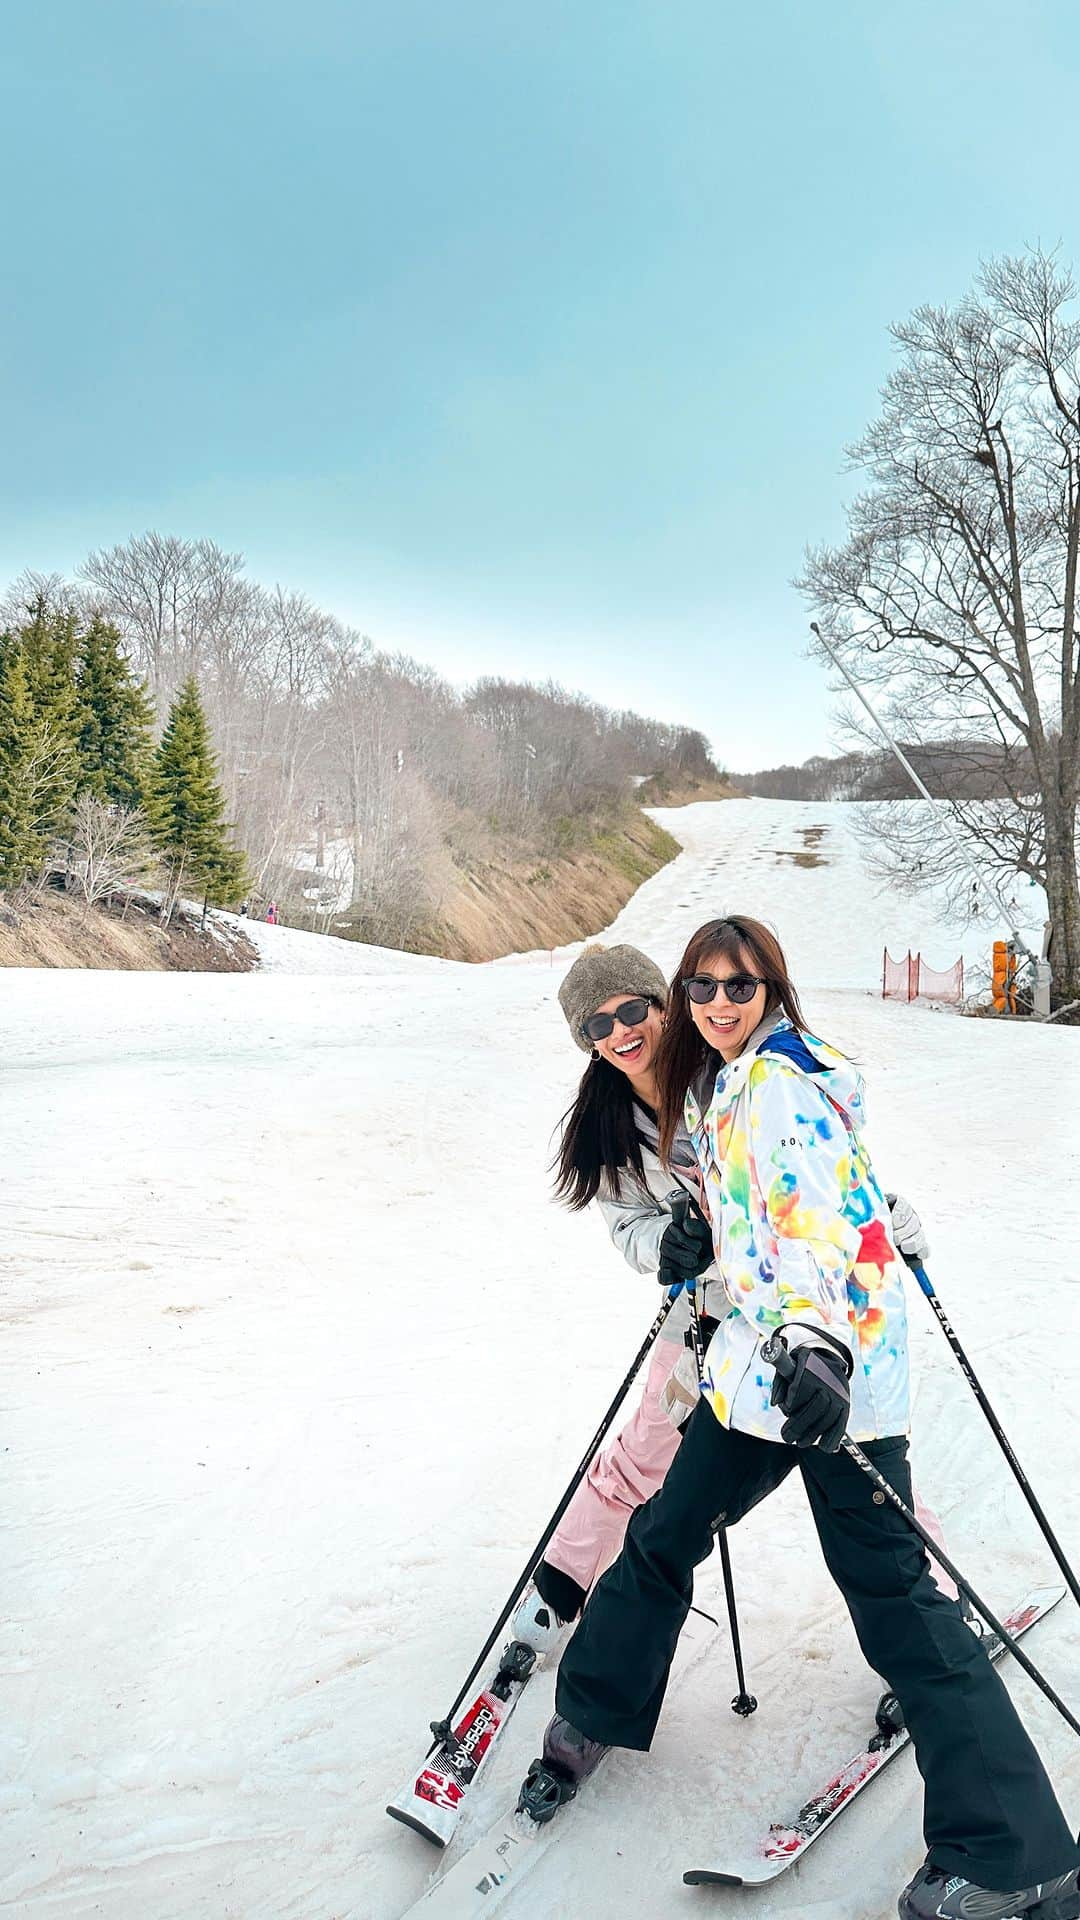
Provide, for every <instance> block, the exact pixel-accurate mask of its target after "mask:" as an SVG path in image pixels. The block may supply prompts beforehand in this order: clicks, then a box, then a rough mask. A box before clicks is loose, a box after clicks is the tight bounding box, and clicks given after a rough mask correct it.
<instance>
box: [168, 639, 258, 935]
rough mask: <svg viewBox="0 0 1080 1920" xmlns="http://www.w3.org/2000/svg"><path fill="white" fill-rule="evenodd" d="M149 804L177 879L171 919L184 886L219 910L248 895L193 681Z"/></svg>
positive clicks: (174, 720)
mask: <svg viewBox="0 0 1080 1920" xmlns="http://www.w3.org/2000/svg"><path fill="white" fill-rule="evenodd" d="M146 805H147V814H148V817H149V821H150V831H151V834H152V835H153V838H154V842H155V844H156V845H157V847H158V848H159V850H160V852H161V854H162V857H163V858H164V860H165V862H166V864H167V865H168V867H169V869H170V874H171V879H172V885H171V889H170V897H169V902H168V907H167V911H166V915H165V918H166V919H168V918H169V915H170V914H171V911H172V907H173V906H174V905H175V903H176V900H177V898H178V897H179V894H180V890H181V888H182V887H183V886H184V885H185V884H189V885H190V884H194V885H195V886H197V887H198V888H199V890H200V891H201V892H203V893H205V895H206V897H207V899H208V900H209V901H210V902H211V904H212V905H215V906H221V905H223V904H224V903H225V902H226V901H227V900H234V899H235V898H236V897H237V895H238V894H239V893H241V892H242V891H243V889H244V885H245V881H246V872H245V861H244V856H243V854H242V853H241V852H240V851H239V850H238V849H237V848H236V847H234V846H233V845H232V844H231V842H230V840H229V838H228V828H227V826H226V824H225V820H224V813H225V802H224V800H223V798H222V794H221V788H220V787H219V786H218V784H217V761H216V760H215V758H214V755H213V753H212V751H211V748H210V735H209V728H208V727H207V724H206V715H205V713H204V712H203V706H202V702H201V700H200V699H199V689H198V687H197V686H196V684H195V681H194V678H192V677H189V678H188V679H187V680H185V681H184V683H183V685H182V687H181V688H180V690H179V692H178V693H177V695H176V698H175V699H174V701H173V703H172V706H171V707H170V709H169V717H168V720H167V722H166V725H165V731H164V733H163V734H162V736H161V741H160V744H159V745H158V748H157V751H156V752H155V754H154V758H153V763H152V766H151V770H150V778H149V781H148V785H147V800H146Z"/></svg>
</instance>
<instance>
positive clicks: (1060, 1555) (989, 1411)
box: [908, 1260, 1080, 1605]
mask: <svg viewBox="0 0 1080 1920" xmlns="http://www.w3.org/2000/svg"><path fill="white" fill-rule="evenodd" d="M908 1265H909V1267H910V1268H911V1271H912V1273H913V1274H914V1275H915V1278H916V1280H917V1281H918V1283H919V1287H920V1289H921V1291H922V1292H923V1293H924V1294H925V1296H926V1298H927V1300H929V1302H930V1305H931V1307H932V1308H933V1311H934V1315H935V1318H936V1319H937V1322H938V1325H939V1326H940V1328H941V1331H942V1333H943V1334H944V1335H945V1338H946V1340H947V1341H948V1343H949V1345H950V1347H951V1348H952V1350H953V1352H954V1353H955V1355H956V1358H957V1360H958V1361H959V1362H960V1371H961V1373H962V1374H963V1376H964V1378H965V1380H966V1381H967V1383H968V1386H969V1387H970V1388H971V1391H972V1393H973V1394H974V1395H975V1398H976V1400H977V1401H978V1403H979V1405H980V1407H981V1408H982V1410H983V1412H984V1413H985V1415H986V1418H987V1421H988V1422H989V1425H990V1431H991V1433H992V1434H993V1436H994V1439H995V1440H996V1441H997V1443H998V1446H999V1447H1000V1448H1001V1451H1002V1453H1003V1454H1004V1455H1005V1458H1006V1460H1007V1461H1008V1463H1009V1465H1010V1467H1011V1468H1012V1471H1013V1477H1014V1479H1015V1480H1016V1483H1017V1486H1018V1487H1019V1488H1020V1491H1021V1493H1022V1494H1023V1496H1024V1499H1025V1500H1026V1501H1027V1503H1028V1506H1029V1507H1030V1508H1031V1511H1032V1513H1033V1514H1034V1515H1035V1518H1036V1520H1037V1521H1038V1523H1039V1527H1040V1528H1041V1530H1042V1534H1043V1538H1044V1539H1045V1541H1046V1544H1047V1546H1048V1547H1049V1549H1050V1551H1051V1553H1052V1554H1053V1556H1054V1559H1055V1560H1056V1561H1057V1563H1058V1566H1059V1567H1060V1568H1061V1571H1062V1573H1063V1574H1064V1576H1065V1579H1066V1581H1067V1583H1068V1587H1069V1591H1070V1593H1071V1594H1072V1597H1073V1599H1074V1600H1075V1601H1076V1602H1077V1604H1078V1605H1080V1581H1078V1580H1077V1578H1076V1575H1075V1573H1074V1572H1073V1570H1072V1568H1071V1566H1070V1565H1069V1562H1068V1561H1067V1560H1066V1558H1065V1554H1064V1552H1063V1550H1062V1548H1061V1545H1060V1543H1059V1541H1058V1538H1057V1535H1056V1534H1055V1532H1054V1529H1053V1527H1052V1526H1051V1525H1050V1522H1049V1520H1048V1519H1047V1517H1046V1515H1045V1513H1044V1512H1043V1510H1042V1507H1041V1506H1040V1505H1039V1502H1038V1500H1037V1499H1036V1497H1035V1494H1034V1492H1033V1490H1032V1488H1031V1485H1030V1483H1029V1481H1028V1477H1027V1475H1026V1473H1025V1472H1024V1469H1023V1467H1022V1466H1021V1465H1020V1462H1019V1460H1018V1459H1017V1457H1016V1455H1015V1453H1014V1452H1013V1450H1012V1447H1011V1446H1010V1445H1009V1441H1008V1437H1007V1435H1006V1433H1005V1431H1004V1429H1003V1427H1002V1425H1001V1422H1000V1420H999V1419H998V1417H997V1414H996V1413H995V1412H994V1409H993V1407H992V1406H991V1405H990V1402H989V1400H988V1399H987V1397H986V1395H985V1393H984V1392H983V1390H982V1386H981V1385H980V1383H979V1380H978V1377H977V1375H976V1373H975V1369H974V1367H973V1366H972V1364H971V1362H970V1360H969V1359H968V1357H967V1354H966V1353H965V1352H964V1349H963V1347H962V1346H961V1345H960V1342H959V1340H958V1339H957V1337H956V1334H955V1333H954V1332H953V1329H952V1325H951V1322H950V1320H949V1316H948V1314H947V1313H946V1312H945V1309H944V1307H943V1306H942V1304H941V1301H940V1300H939V1299H938V1296H937V1294H936V1292H935V1291H934V1283H933V1281H932V1280H931V1278H930V1275H929V1274H928V1273H927V1271H926V1268H925V1267H924V1266H922V1265H921V1264H920V1263H919V1261H917V1260H909V1261H908Z"/></svg>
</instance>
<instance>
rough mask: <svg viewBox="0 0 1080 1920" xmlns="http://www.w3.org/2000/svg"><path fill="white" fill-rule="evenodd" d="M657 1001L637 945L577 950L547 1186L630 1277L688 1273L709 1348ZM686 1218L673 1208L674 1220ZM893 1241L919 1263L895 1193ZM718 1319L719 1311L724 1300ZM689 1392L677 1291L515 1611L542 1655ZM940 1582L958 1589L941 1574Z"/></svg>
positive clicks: (653, 1477) (702, 1281) (919, 1247)
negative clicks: (573, 1071)
mask: <svg viewBox="0 0 1080 1920" xmlns="http://www.w3.org/2000/svg"><path fill="white" fill-rule="evenodd" d="M667 999H668V987H667V981H666V980H665V978H664V976H663V974H662V973H661V971H660V969H659V967H658V966H657V965H656V964H655V962H654V961H652V960H650V959H649V957H648V955H647V954H645V953H642V952H641V951H640V949H639V948H637V947H632V946H615V947H600V946H592V947H587V948H586V949H585V951H584V953H582V954H581V955H580V956H579V957H578V959H577V960H575V962H574V964H573V966H572V967H571V968H570V971H569V973H568V974H567V975H566V978H565V979H564V981H563V983H562V986H561V987H560V989H559V1003H560V1005H561V1007H562V1010H563V1013H564V1015H565V1017H566V1021H567V1024H568V1026H569V1028H570V1033H571V1036H572V1038H573V1039H574V1041H575V1042H576V1044H577V1045H578V1046H579V1047H580V1048H581V1049H582V1051H583V1052H585V1053H587V1054H588V1055H589V1064H588V1066H587V1067H586V1069H585V1072H584V1074H583V1075H582V1079H581V1084H580V1086H579V1088H578V1093H577V1097H576V1099H575V1100H574V1103H573V1105H572V1106H571V1108H570V1109H569V1111H568V1112H567V1114H566V1115H565V1116H564V1119H563V1126H562V1138H561V1144H560V1148H559V1153H558V1157H557V1161H556V1182H555V1191H556V1194H557V1195H558V1197H559V1198H560V1199H561V1200H563V1201H564V1202H565V1203H566V1204H567V1206H569V1207H570V1208H571V1209H573V1210H575V1211H576V1210H578V1209H581V1208H584V1207H587V1206H588V1205H589V1204H590V1202H592V1201H593V1200H595V1201H596V1202H597V1204H598V1206H599V1208H600V1211H601V1213H602V1214H603V1216H604V1219H605V1221H606V1223H607V1227H608V1231H609V1233H610V1234H611V1238H612V1240H613V1242H614V1244H615V1245H616V1247H618V1248H619V1250H620V1252H621V1253H622V1254H623V1255H624V1257H625V1259H626V1260H627V1262H628V1264H629V1265H630V1266H631V1267H632V1268H633V1269H634V1271H635V1272H637V1273H641V1274H646V1275H651V1276H652V1277H653V1278H654V1279H655V1277H656V1276H657V1274H658V1272H659V1270H660V1267H661V1265H663V1267H664V1269H665V1274H667V1273H668V1272H669V1271H673V1272H677V1273H681V1274H685V1275H689V1276H698V1288H697V1301H698V1309H699V1312H700V1314H701V1316H702V1326H703V1333H704V1337H705V1342H706V1344H708V1339H709V1336H710V1334H711V1333H712V1331H713V1330H714V1328H715V1325H716V1321H715V1320H714V1319H713V1317H712V1315H711V1314H710V1311H709V1302H710V1289H711V1288H713V1287H715V1288H716V1291H717V1297H718V1299H719V1300H720V1301H721V1302H723V1292H722V1287H721V1285H720V1284H719V1282H720V1275H719V1270H718V1268H717V1266H716V1264H715V1261H714V1258H713V1249H712V1233H711V1229H710V1227H709V1224H708V1221H707V1219H706V1218H705V1216H704V1214H703V1213H702V1212H701V1210H700V1205H699V1203H700V1200H701V1177H700V1173H699V1171H698V1160H697V1156H696V1154H695V1152H694V1148H693V1145H692V1143H691V1140H690V1137H689V1135H688V1134H684V1135H682V1136H681V1137H680V1138H678V1139H677V1140H676V1142H675V1145H674V1148H673V1151H672V1155H671V1171H670V1172H668V1171H666V1170H665V1169H664V1167H662V1166H661V1164H660V1158H659V1153H658V1137H657V1122H656V1101H657V1088H656V1075H655V1064H654V1063H655V1057H656V1049H657V1047H658V1045H659V1042H660V1036H661V1034H662V1032H663V1028H664V1012H665V1008H666V1006H667ZM684 1194H685V1195H687V1196H689V1198H690V1199H691V1201H692V1202H693V1203H694V1208H693V1211H692V1212H691V1213H690V1214H689V1216H688V1217H687V1218H686V1220H685V1222H683V1223H680V1221H679V1220H678V1218H675V1217H673V1212H672V1208H673V1203H674V1202H675V1201H677V1200H678V1199H679V1197H680V1196H681V1195H684ZM682 1211H683V1209H681V1208H676V1209H675V1213H676V1215H678V1214H679V1213H681V1212H682ZM893 1233H894V1237H895V1238H896V1240H897V1242H898V1244H899V1246H900V1248H901V1251H902V1252H905V1253H907V1254H909V1255H910V1257H911V1258H912V1259H918V1260H925V1259H926V1258H927V1255H928V1252H929V1248H928V1246H927V1242H926V1238H925V1236H924V1234H923V1230H922V1225H921V1223H920V1221H919V1218H918V1216H917V1214H916V1213H915V1211H914V1209H913V1208H912V1207H911V1206H910V1204H909V1203H908V1202H907V1201H905V1200H904V1199H902V1198H901V1197H899V1196H898V1197H897V1198H896V1200H895V1201H894V1203H893ZM720 1311H721V1313H722V1312H724V1311H726V1303H723V1304H721V1306H720ZM697 1397H698V1383H697V1377H696V1363H695V1360H694V1354H693V1350H692V1346H691V1344H690V1307H689V1295H688V1293H687V1291H686V1289H685V1288H684V1290H683V1292H682V1293H681V1295H680V1296H679V1298H678V1299H677V1300H676V1303H675V1306H674V1308H673V1309H672V1311H671V1313H670V1314H669V1315H668V1317H667V1320H666V1322H665V1324H664V1328H663V1331H662V1333H661V1335H660V1338H659V1339H658V1340H657V1341H656V1343H655V1345H654V1347H653V1350H652V1353H651V1355H650V1357H649V1362H648V1366H647V1369H646V1373H645V1380H644V1385H643V1389H642V1393H641V1397H640V1399H639V1401H638V1404H637V1406H636V1407H635V1409H634V1411H633V1412H632V1414H631V1415H630V1417H629V1419H628V1420H627V1421H626V1423H625V1425H624V1426H623V1427H622V1428H621V1429H620V1431H619V1432H618V1434H617V1435H616V1437H615V1439H614V1440H613V1441H612V1442H611V1443H610V1444H609V1445H608V1446H607V1447H605V1448H604V1449H603V1450H602V1452H600V1453H599V1454H597V1456H596V1459H595V1460H594V1461H593V1463H592V1466H591V1467H590V1469H589V1472H588V1474H587V1476H586V1478H585V1479H584V1480H583V1481H582V1484H581V1486H580V1487H579V1488H578V1491H577V1493H576V1494H575V1496H574V1498H573V1500H572V1501H571V1503H570V1505H569V1507H568V1508H567V1511H566V1513H565V1515H564V1516H563V1519H562V1522H561V1523H560V1526H559V1529H558V1531H557V1533H556V1534H555V1535H554V1537H553V1538H552V1540H551V1541H550V1542H549V1545H548V1548H547V1551H546V1553H545V1556H544V1558H543V1560H542V1561H541V1562H540V1563H539V1565H538V1566H537V1568H536V1570H535V1572H534V1575H533V1582H532V1586H531V1587H530V1589H529V1590H528V1591H527V1592H526V1594H525V1597H524V1599H523V1600H522V1602H521V1605H520V1606H519V1608H518V1610H517V1612H516V1614H515V1616H514V1622H513V1629H512V1631H513V1634H514V1637H515V1638H516V1639H519V1640H525V1641H527V1643H528V1644H529V1645H530V1646H532V1647H535V1648H536V1650H537V1652H539V1653H541V1654H545V1653H550V1652H552V1651H553V1650H554V1649H555V1648H556V1647H557V1646H558V1645H559V1644H560V1642H561V1641H562V1639H563V1637H564V1635H565V1632H566V1630H567V1627H568V1625H569V1623H570V1622H571V1621H574V1620H576V1619H577V1617H578V1614H579V1613H580V1612H581V1609H582V1607H583V1606H584V1604H585V1601H586V1598H587V1597H588V1594H589V1592H590V1591H591V1589H592V1588H593V1586H595V1584H596V1582H597V1580H598V1579H599V1578H600V1576H601V1574H602V1573H604V1572H605V1571H606V1569H607V1568H608V1567H609V1566H610V1565H611V1562H612V1561H613V1560H614V1559H615V1558H616V1556H617V1555H618V1553H619V1552H620V1550H621V1548H622V1543H623V1536H624V1534H625V1532H626V1528H627V1524H628V1522H629V1519H630V1515H631V1514H632V1513H633V1512H634V1510H635V1508H636V1507H639V1506H641V1505H642V1503H643V1502H644V1501H646V1500H648V1499H650V1498H651V1496H652V1495H653V1494H654V1493H655V1492H656V1491H657V1489H658V1488H659V1487H660V1486H662V1485H663V1482H664V1478H665V1476H666V1474H667V1470H668V1468H669V1467H670V1465H671V1462H672V1461H673V1459H674V1458H675V1454H676V1452H677V1451H678V1447H679V1440H680V1437H681V1427H682V1425H683V1423H684V1422H685V1420H686V1419H687V1417H688V1415H689V1414H690V1412H691V1411H692V1409H693V1407H694V1405H695V1404H696V1401H697ZM919 1514H920V1517H921V1519H922V1520H923V1524H924V1525H929V1526H930V1528H931V1531H933V1532H934V1535H935V1538H938V1539H940V1538H941V1534H940V1529H939V1528H938V1526H937V1522H936V1520H935V1519H934V1516H933V1515H932V1514H930V1513H928V1512H927V1510H926V1508H924V1507H922V1506H920V1507H919ZM943 1544H944V1543H943ZM936 1577H937V1579H938V1581H939V1584H940V1585H941V1586H942V1587H943V1588H944V1589H945V1590H946V1591H947V1592H949V1593H950V1594H955V1591H956V1590H955V1588H954V1587H953V1586H952V1584H951V1582H949V1581H947V1579H946V1576H945V1574H944V1573H942V1572H941V1570H940V1569H937V1570H936Z"/></svg>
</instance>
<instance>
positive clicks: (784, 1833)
mask: <svg viewBox="0 0 1080 1920" xmlns="http://www.w3.org/2000/svg"><path fill="white" fill-rule="evenodd" d="M1064 1595H1065V1589H1064V1587H1037V1588H1036V1589H1035V1590H1034V1591H1033V1592H1032V1593H1030V1594H1028V1596H1027V1598H1026V1599H1025V1600H1023V1601H1022V1602H1021V1603H1020V1605H1019V1606H1017V1607H1014V1608H1013V1610H1012V1612H1011V1613H1007V1614H1006V1615H1005V1619H1004V1625H1005V1626H1006V1628H1007V1629H1008V1631H1009V1632H1010V1633H1011V1634H1012V1635H1013V1636H1014V1638H1016V1639H1019V1638H1020V1636H1021V1635H1022V1634H1025V1633H1027V1632H1028V1631H1029V1630H1030V1628H1032V1627H1034V1626H1036V1625H1037V1624H1038V1622H1039V1621H1040V1620H1044V1619H1045V1618H1046V1615H1047V1614H1048V1613H1051V1612H1052V1611H1053V1609H1054V1608H1055V1607H1056V1606H1057V1604H1058V1601H1059V1600H1061V1599H1063V1598H1064ZM984 1644H985V1647H986V1651H987V1654H988V1655H989V1658H990V1659H991V1660H999V1659H1000V1658H1001V1655H1002V1654H1003V1653H1004V1652H1005V1646H1004V1642H1003V1641H1001V1640H999V1638H998V1636H997V1635H996V1634H993V1633H988V1635H987V1638H986V1640H985V1642H984ZM910 1740H911V1736H910V1734H909V1733H908V1731H907V1728H906V1727H903V1728H901V1729H900V1730H899V1731H892V1730H891V1729H890V1728H889V1727H888V1725H887V1724H885V1725H882V1724H880V1723H879V1726H878V1728H877V1729H876V1730H875V1732H874V1733H873V1735H872V1736H871V1737H870V1739H869V1740H868V1741H867V1743H866V1745H865V1746H864V1747H861V1748H860V1750H859V1752H858V1753H856V1754H855V1755H854V1756H853V1758H852V1759H851V1760H849V1761H848V1763H847V1765H846V1766H845V1767H842V1768H841V1769H840V1772H839V1773H837V1774H834V1775H833V1778H832V1779H831V1780H830V1781H829V1783H828V1785H827V1786H826V1787H824V1788H823V1789H822V1791H821V1792H820V1793H817V1794H815V1795H814V1797H813V1799H811V1800H808V1801H807V1802H806V1805H805V1806H804V1807H802V1808H801V1810H800V1811H799V1813H798V1814H797V1815H796V1818H795V1819H794V1820H793V1821H792V1822H791V1825H790V1826H781V1825H773V1826H771V1827H770V1828H769V1831H768V1833H767V1834H766V1835H765V1836H764V1838H763V1839H762V1840H761V1842H760V1845H759V1848H758V1849H757V1851H756V1854H755V1856H754V1858H753V1859H751V1860H749V1861H747V1862H746V1864H745V1865H744V1866H743V1867H742V1869H741V1871H735V1870H734V1868H732V1867H729V1868H719V1867H691V1868H690V1869H689V1870H688V1871H687V1872H686V1873H684V1874H683V1881H684V1884H685V1885H686V1886H688V1887H763V1886H766V1885H767V1884H768V1883H769V1881H770V1880H775V1879H777V1878H778V1877H779V1875H780V1874H782V1873H786V1872H787V1870H788V1868H789V1867H793V1866H795V1865H796V1864H797V1862H798V1861H800V1860H801V1859H802V1858H803V1856H804V1854H805V1853H806V1851H807V1848H808V1847H811V1846H813V1843H814V1841H815V1840H816V1839H817V1838H818V1836H819V1834H822V1833H824V1832H825V1829H826V1827H829V1826H831V1825H832V1823H833V1821H834V1820H835V1819H836V1818H837V1816H838V1815H839V1814H841V1813H842V1812H843V1811H844V1808H845V1807H849V1806H850V1805H851V1802H852V1801H853V1800H854V1799H855V1798H856V1796H857V1795H858V1794H860V1793H861V1792H862V1791H863V1788H864V1787H867V1786H869V1784H870V1782H871V1780H876V1779H877V1776H878V1774H879V1773H881V1772H882V1770H883V1769H884V1768H885V1767H887V1766H888V1765H889V1762H890V1761H892V1760H895V1758H896V1756H897V1754H898V1753H902V1752H903V1750H904V1748H905V1747H906V1746H908V1745H909V1744H910Z"/></svg>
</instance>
